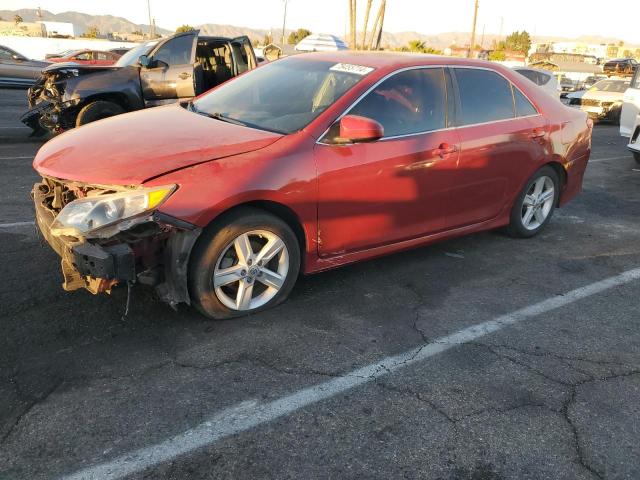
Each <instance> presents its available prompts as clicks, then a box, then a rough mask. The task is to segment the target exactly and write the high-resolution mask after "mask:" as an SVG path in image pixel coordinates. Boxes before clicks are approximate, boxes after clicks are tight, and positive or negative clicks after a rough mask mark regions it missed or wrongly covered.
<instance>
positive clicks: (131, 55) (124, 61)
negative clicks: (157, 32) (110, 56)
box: [115, 40, 158, 67]
mask: <svg viewBox="0 0 640 480" xmlns="http://www.w3.org/2000/svg"><path fill="white" fill-rule="evenodd" d="M157 43H158V41H157V40H153V41H151V42H145V43H143V44H141V45H138V46H137V47H135V48H132V49H131V50H129V51H128V52H127V53H125V54H124V55H122V56H121V57H120V58H119V59H118V61H117V62H116V63H115V66H116V67H127V66H129V65H135V63H136V62H137V61H138V58H139V57H140V55H146V54H147V53H149V50H151V48H152V47H153V46H154V45H156V44H157Z"/></svg>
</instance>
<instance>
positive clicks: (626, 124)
mask: <svg viewBox="0 0 640 480" xmlns="http://www.w3.org/2000/svg"><path fill="white" fill-rule="evenodd" d="M639 115H640V68H639V69H638V70H636V73H635V75H634V76H633V79H632V80H631V83H630V84H629V88H628V89H627V90H626V91H625V92H624V95H623V96H622V112H621V114H620V135H622V136H623V137H631V135H632V134H634V133H635V134H636V135H637V131H636V129H635V125H637V122H638V116H639Z"/></svg>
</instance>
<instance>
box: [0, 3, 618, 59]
mask: <svg viewBox="0 0 640 480" xmlns="http://www.w3.org/2000/svg"><path fill="white" fill-rule="evenodd" d="M37 13H38V10H36V9H31V8H24V9H21V10H0V18H2V19H3V20H6V21H11V20H13V17H14V15H20V16H21V17H22V19H23V21H25V22H35V21H37V20H44V21H55V22H70V23H73V24H74V26H75V29H76V32H77V34H78V35H79V34H82V33H84V32H85V31H87V30H88V29H89V27H97V28H98V30H99V31H100V32H101V33H107V32H126V33H131V32H134V31H137V30H139V31H142V32H144V33H148V32H149V25H146V24H136V23H133V22H131V21H129V20H127V19H126V18H123V17H115V16H113V15H89V14H86V13H80V12H62V13H57V14H55V13H51V12H49V11H47V10H42V18H40V17H38V14H37ZM301 26H304V25H301ZM194 27H196V28H199V29H200V30H201V32H202V33H203V34H205V35H215V36H222V37H237V36H240V35H247V36H248V37H249V38H251V40H252V41H253V42H261V41H262V40H263V39H264V37H265V35H267V34H269V33H271V32H272V33H273V37H274V39H275V40H276V41H279V40H280V36H281V33H282V30H281V29H280V28H274V29H272V30H271V29H262V28H248V27H237V26H234V25H219V24H214V23H205V24H203V25H194ZM156 31H157V32H158V33H159V34H161V35H169V34H171V33H173V32H172V31H171V30H167V29H165V28H160V27H156ZM289 32H290V30H287V31H286V32H285V35H288V34H289ZM315 33H332V32H315ZM469 37H470V34H469V33H468V32H444V33H437V34H424V33H419V32H397V33H391V32H383V34H382V45H383V46H387V47H391V48H396V47H401V46H404V45H407V44H408V43H409V42H410V41H411V40H420V41H422V42H425V44H426V45H427V46H429V47H432V48H438V49H443V48H446V47H449V46H451V45H458V46H465V45H466V44H468V43H469ZM359 38H360V34H358V39H359ZM476 38H477V40H476V41H477V42H478V43H480V42H481V41H482V36H481V35H478V36H477V37H476ZM499 38H501V37H499V36H498V35H494V34H486V35H485V36H484V43H483V46H485V47H487V48H488V47H490V46H491V43H492V41H493V40H495V39H499ZM533 39H534V41H537V42H552V41H556V42H560V41H572V40H573V41H579V42H585V43H595V44H602V43H604V44H611V43H613V44H616V45H617V44H618V42H619V41H620V39H617V38H611V37H601V36H595V35H591V36H588V35H584V36H581V37H578V38H563V37H554V36H534V37H533Z"/></svg>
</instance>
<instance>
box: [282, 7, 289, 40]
mask: <svg viewBox="0 0 640 480" xmlns="http://www.w3.org/2000/svg"><path fill="white" fill-rule="evenodd" d="M287 1H288V0H284V14H283V15H282V45H284V30H285V26H286V25H287Z"/></svg>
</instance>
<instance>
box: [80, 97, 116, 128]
mask: <svg viewBox="0 0 640 480" xmlns="http://www.w3.org/2000/svg"><path fill="white" fill-rule="evenodd" d="M121 113H124V108H122V107H121V106H120V105H118V104H117V103H113V102H108V101H106V100H96V101H95V102H91V103H89V104H87V105H85V106H84V107H82V109H81V110H80V112H79V113H78V117H77V118H76V127H80V126H82V125H86V124H87V123H91V122H95V121H96V120H102V119H103V118H108V117H113V116H114V115H120V114H121Z"/></svg>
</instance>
